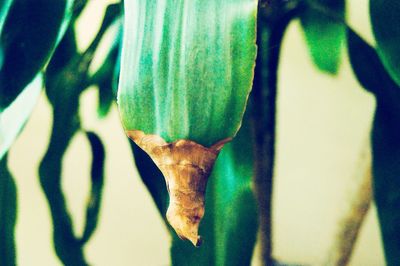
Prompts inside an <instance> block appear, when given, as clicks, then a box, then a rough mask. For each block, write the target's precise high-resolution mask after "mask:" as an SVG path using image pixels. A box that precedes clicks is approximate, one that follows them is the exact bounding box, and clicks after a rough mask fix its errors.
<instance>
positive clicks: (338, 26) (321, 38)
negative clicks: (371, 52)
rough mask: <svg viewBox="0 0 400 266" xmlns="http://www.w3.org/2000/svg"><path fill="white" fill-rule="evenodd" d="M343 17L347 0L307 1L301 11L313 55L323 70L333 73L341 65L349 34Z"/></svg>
mask: <svg viewBox="0 0 400 266" xmlns="http://www.w3.org/2000/svg"><path fill="white" fill-rule="evenodd" d="M332 14H334V16H332ZM344 18H345V1H344V0H304V4H303V8H302V11H301V12H300V21H301V25H302V27H303V30H304V33H305V37H306V41H307V44H308V48H309V50H310V55H311V58H312V60H313V62H314V63H315V65H316V66H317V67H318V68H319V69H320V70H322V71H325V72H327V73H330V74H336V73H337V71H338V68H339V64H340V55H341V51H342V46H343V43H344V40H345V36H346V35H345V32H346V26H345V25H344V24H343V21H344Z"/></svg>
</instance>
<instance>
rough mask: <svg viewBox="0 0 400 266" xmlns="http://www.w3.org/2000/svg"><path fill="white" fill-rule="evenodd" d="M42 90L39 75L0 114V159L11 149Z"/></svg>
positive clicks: (41, 79) (41, 80) (41, 78)
mask: <svg viewBox="0 0 400 266" xmlns="http://www.w3.org/2000/svg"><path fill="white" fill-rule="evenodd" d="M42 88H43V76H42V74H39V75H38V76H37V77H36V78H35V79H34V80H33V81H32V82H31V83H30V84H29V85H28V86H27V87H26V88H25V89H24V91H23V92H22V93H21V94H20V95H18V97H17V99H15V100H14V102H12V103H11V105H9V106H8V107H7V108H6V109H4V110H3V111H2V112H0V159H1V158H2V157H3V155H4V154H5V153H6V152H7V151H8V149H9V148H10V147H11V145H12V143H13V142H14V140H15V138H16V137H17V136H18V134H19V133H20V131H21V129H22V127H23V126H24V124H25V123H26V121H27V120H28V118H29V116H30V114H31V112H32V110H33V108H34V107H35V106H36V102H37V100H38V98H39V95H40V92H41V90H42Z"/></svg>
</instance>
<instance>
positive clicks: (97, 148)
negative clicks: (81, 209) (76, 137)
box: [81, 132, 105, 243]
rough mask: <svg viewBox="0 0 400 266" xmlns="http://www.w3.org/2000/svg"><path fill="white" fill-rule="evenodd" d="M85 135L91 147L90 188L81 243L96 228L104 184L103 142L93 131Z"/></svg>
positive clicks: (86, 239) (85, 240)
mask: <svg viewBox="0 0 400 266" xmlns="http://www.w3.org/2000/svg"><path fill="white" fill-rule="evenodd" d="M86 136H87V137H88V139H89V142H90V146H91V148H92V157H93V159H92V172H91V177H92V178H91V183H92V189H91V192H90V197H89V200H88V203H87V207H86V224H85V229H84V231H83V236H82V238H81V243H86V242H87V241H88V240H89V239H90V237H91V236H92V235H93V233H94V231H95V230H96V227H97V222H98V218H99V212H100V206H101V198H102V194H103V186H104V159H105V151H104V146H103V143H102V142H101V139H100V138H99V137H98V136H97V135H96V134H95V133H93V132H86Z"/></svg>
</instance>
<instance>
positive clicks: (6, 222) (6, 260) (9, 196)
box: [0, 156, 17, 266]
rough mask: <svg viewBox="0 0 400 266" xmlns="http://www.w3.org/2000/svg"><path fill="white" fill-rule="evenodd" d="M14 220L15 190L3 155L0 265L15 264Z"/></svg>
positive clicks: (15, 212) (0, 177)
mask: <svg viewBox="0 0 400 266" xmlns="http://www.w3.org/2000/svg"><path fill="white" fill-rule="evenodd" d="M16 220H17V191H16V186H15V182H14V180H13V177H12V175H11V173H10V171H9V170H8V166H7V156H5V157H3V159H0V265H4V266H13V265H16V248H15V233H14V230H15V223H16Z"/></svg>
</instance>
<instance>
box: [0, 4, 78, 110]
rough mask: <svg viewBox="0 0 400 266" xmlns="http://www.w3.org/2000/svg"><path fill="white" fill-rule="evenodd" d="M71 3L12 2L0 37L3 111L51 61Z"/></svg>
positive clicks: (1, 107)
mask: <svg viewBox="0 0 400 266" xmlns="http://www.w3.org/2000/svg"><path fill="white" fill-rule="evenodd" d="M71 3H72V0H57V1H48V0H14V1H13V3H12V5H11V7H10V8H9V12H8V15H7V18H6V19H5V21H4V26H3V29H2V31H1V36H0V46H1V49H2V54H3V57H2V64H1V66H0V111H1V110H3V109H4V108H6V107H7V106H8V105H9V104H10V103H11V102H13V101H14V100H15V98H16V97H17V95H18V94H19V93H20V92H21V91H22V90H23V89H24V88H25V87H26V86H27V85H28V84H29V83H30V82H31V81H32V80H33V78H34V77H35V76H36V74H37V73H38V71H40V70H41V69H42V68H43V67H44V65H45V64H46V62H47V61H48V60H49V58H50V56H51V54H52V52H53V51H54V48H55V45H56V42H57V40H58V39H59V36H60V35H61V34H62V30H61V29H62V27H61V26H62V25H63V22H64V19H65V18H66V15H67V14H69V13H68V12H69V11H68V9H69V8H70V7H71ZM6 4H7V2H6ZM4 10H6V8H4Z"/></svg>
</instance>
